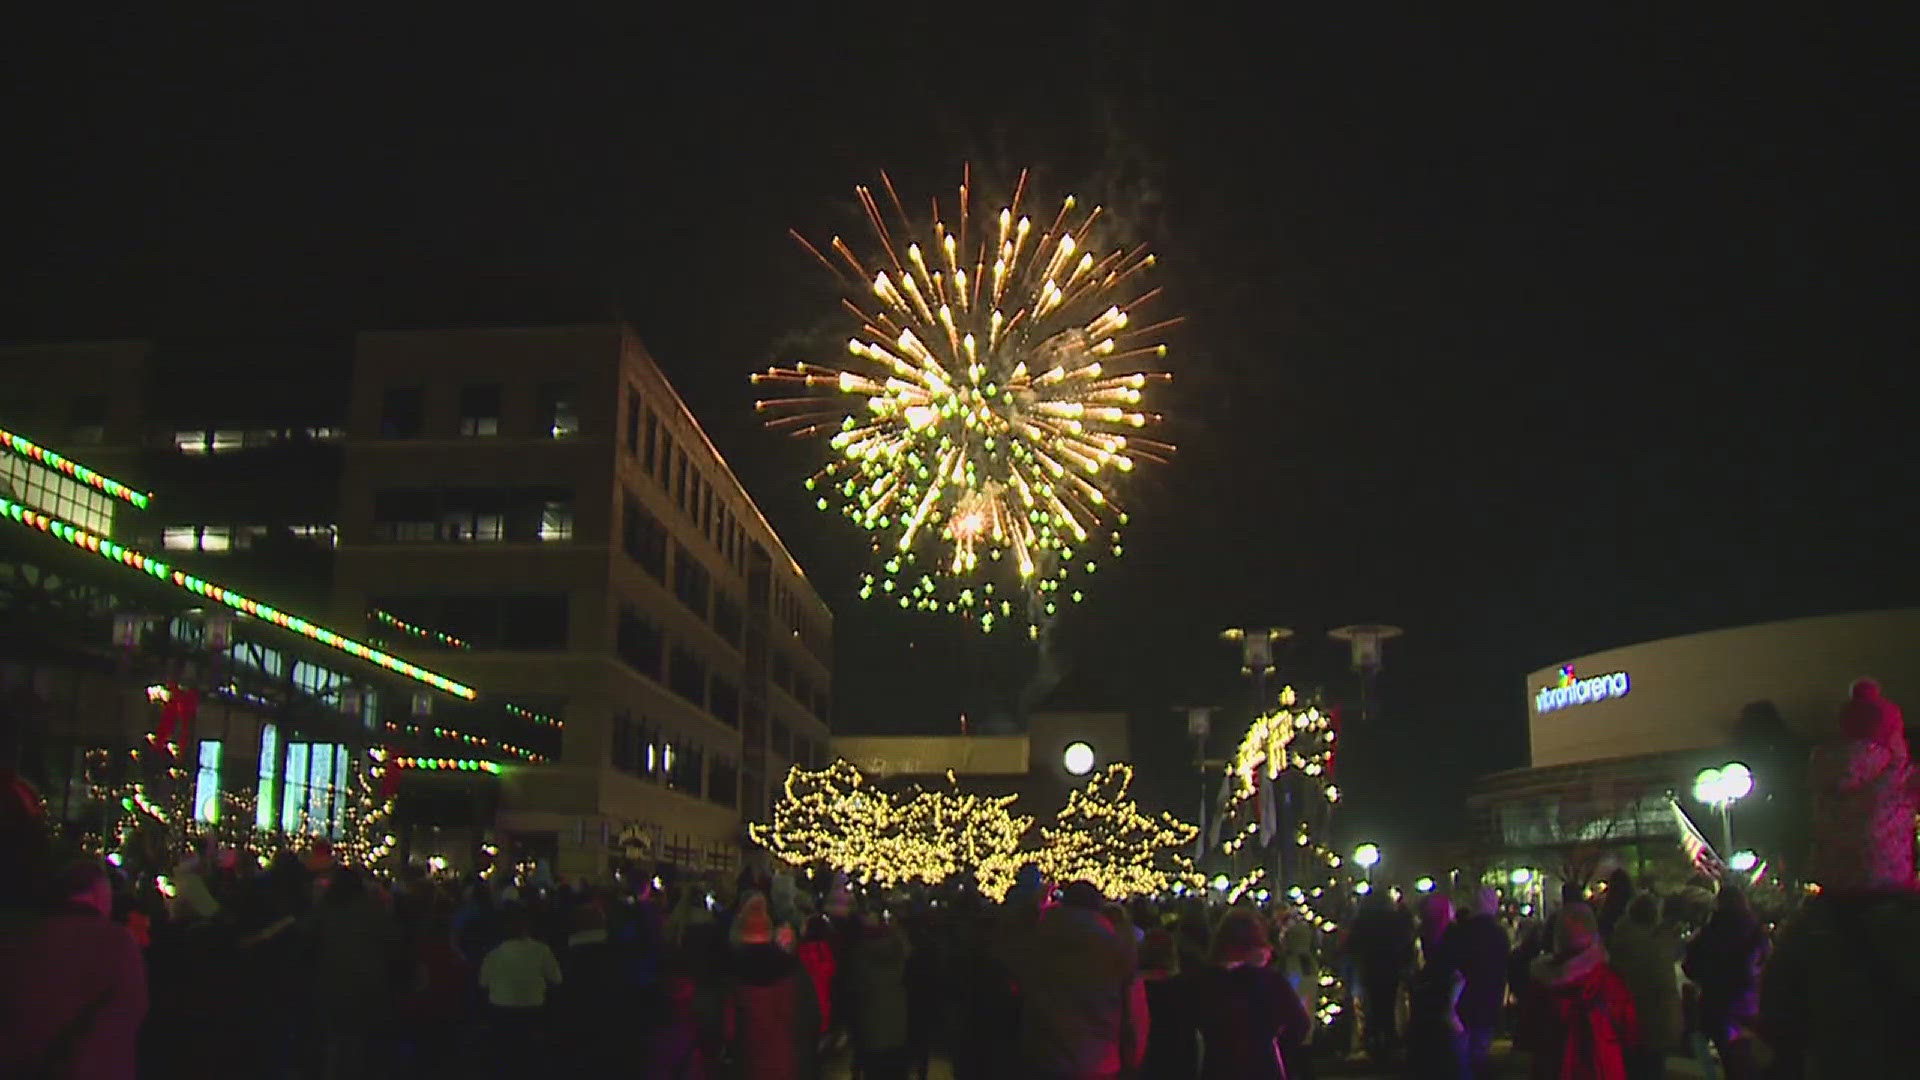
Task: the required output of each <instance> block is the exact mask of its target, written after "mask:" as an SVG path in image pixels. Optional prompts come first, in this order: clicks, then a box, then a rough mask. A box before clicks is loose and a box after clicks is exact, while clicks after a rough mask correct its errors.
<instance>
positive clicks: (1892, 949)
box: [1760, 892, 1920, 1080]
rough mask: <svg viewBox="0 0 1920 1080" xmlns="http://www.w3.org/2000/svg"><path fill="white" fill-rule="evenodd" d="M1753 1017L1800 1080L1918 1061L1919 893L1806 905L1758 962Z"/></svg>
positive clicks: (1883, 1072)
mask: <svg viewBox="0 0 1920 1080" xmlns="http://www.w3.org/2000/svg"><path fill="white" fill-rule="evenodd" d="M1760 1015H1761V1023H1762V1030H1763V1032H1764V1034H1765V1036H1766V1038H1767V1041H1768V1042H1769V1043H1770V1044H1771V1045H1772V1046H1773V1048H1774V1050H1775V1051H1776V1053H1778V1054H1779V1055H1781V1056H1782V1057H1783V1058H1787V1059H1790V1060H1797V1061H1799V1062H1800V1063H1801V1065H1802V1066H1803V1068H1804V1073H1803V1075H1804V1076H1806V1077H1807V1080H1837V1078H1840V1077H1853V1076H1898V1075H1902V1074H1903V1073H1904V1072H1905V1071H1908V1070H1911V1069H1912V1067H1913V1066H1912V1063H1913V1062H1914V1061H1915V1060H1920V894H1916V893H1912V892H1907V893H1883V894H1866V895H1858V896H1831V895H1821V896H1817V897H1814V898H1813V899H1811V900H1809V901H1807V904H1806V906H1805V907H1803V908H1801V910H1800V912H1799V914H1797V915H1795V916H1794V917H1793V919H1792V921H1790V922H1789V923H1788V924H1787V925H1786V926H1785V927H1784V928H1782V930H1781V931H1780V940H1779V943H1778V945H1777V946H1776V947H1775V949H1774V951H1773V955H1772V956H1771V957H1770V958H1769V959H1768V961H1767V966H1766V973H1765V975H1764V977H1763V979H1762V982H1761V986H1760ZM1783 1075H1791V1073H1783Z"/></svg>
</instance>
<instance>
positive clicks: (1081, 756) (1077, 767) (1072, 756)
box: [1060, 742, 1093, 776]
mask: <svg viewBox="0 0 1920 1080" xmlns="http://www.w3.org/2000/svg"><path fill="white" fill-rule="evenodd" d="M1060 764H1061V765H1063V766H1065V768H1066V770H1067V772H1069V773H1071V774H1073V775H1074V776H1085V775H1087V774H1088V773H1090V772H1092V771H1093V747H1091V746H1088V745H1087V744H1086V743H1083V742H1076V743H1069V744H1067V749H1066V751H1065V752H1064V753H1062V754H1061V755H1060Z"/></svg>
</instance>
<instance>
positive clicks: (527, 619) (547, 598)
mask: <svg viewBox="0 0 1920 1080" xmlns="http://www.w3.org/2000/svg"><path fill="white" fill-rule="evenodd" d="M567 607H568V605H567V594H566V593H546V594H542V595H537V596H509V597H505V598H504V599H502V600H501V602H500V621H501V625H500V646H501V648H505V649H564V648H566V647H567Z"/></svg>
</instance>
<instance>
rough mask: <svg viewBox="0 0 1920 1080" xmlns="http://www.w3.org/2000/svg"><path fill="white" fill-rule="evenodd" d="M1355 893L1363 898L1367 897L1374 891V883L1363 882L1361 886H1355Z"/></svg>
mask: <svg viewBox="0 0 1920 1080" xmlns="http://www.w3.org/2000/svg"><path fill="white" fill-rule="evenodd" d="M1353 891H1354V892H1357V893H1359V894H1360V895H1361V896H1365V895H1367V894H1368V893H1370V892H1372V891H1373V882H1371V881H1363V882H1361V883H1360V884H1358V885H1355V886H1354V887H1353Z"/></svg>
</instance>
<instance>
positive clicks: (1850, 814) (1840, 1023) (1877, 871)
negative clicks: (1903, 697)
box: [1758, 679, 1920, 1077]
mask: <svg viewBox="0 0 1920 1080" xmlns="http://www.w3.org/2000/svg"><path fill="white" fill-rule="evenodd" d="M1837 729H1838V730H1837V731H1836V733H1835V737H1834V738H1832V739H1831V740H1829V741H1828V742H1826V743H1825V744H1823V745H1821V746H1819V747H1816V748H1815V749H1814V751H1813V754H1812V756H1811V759H1810V761H1809V763H1808V770H1807V771H1808V780H1809V783H1810V784H1811V786H1812V788H1813V804H1814V811H1813V860H1812V868H1813V872H1814V876H1815V880H1816V881H1817V882H1818V883H1819V885H1820V886H1821V889H1820V892H1819V894H1818V895H1815V896H1813V897H1811V898H1809V899H1808V901H1807V903H1806V904H1805V905H1804V906H1802V908H1801V909H1800V911H1799V913H1798V914H1796V915H1795V916H1794V917H1793V918H1792V919H1791V920H1790V921H1788V923H1787V924H1786V925H1785V926H1784V927H1782V928H1781V930H1780V932H1779V935H1778V940H1777V941H1776V943H1775V947H1774V951H1773V955H1772V956H1771V957H1770V958H1769V959H1768V961H1767V966H1766V969H1765V971H1764V972H1763V974H1762V976H1761V981H1760V999H1759V1019H1758V1027H1759V1030H1760V1033H1761V1035H1762V1036H1763V1037H1764V1039H1765V1040H1766V1042H1767V1044H1768V1046H1769V1048H1770V1049H1771V1050H1772V1052H1773V1053H1774V1054H1775V1055H1776V1057H1779V1058H1784V1059H1788V1060H1789V1061H1790V1062H1791V1067H1797V1068H1799V1069H1800V1070H1801V1072H1802V1074H1803V1075H1806V1076H1809V1077H1829V1076H1894V1075H1900V1074H1901V1073H1902V1072H1904V1071H1909V1070H1911V1068H1912V1063H1913V1062H1914V1061H1915V1060H1920V1024H1916V1023H1915V1020H1914V1018H1915V1017H1916V1016H1920V883H1917V882H1916V880H1915V876H1914V853H1913V844H1914V832H1913V821H1914V807H1915V792H1914V784H1915V778H1914V770H1913V767H1912V763H1911V762H1910V761H1909V759H1908V751H1907V739H1906V730H1905V727H1904V720H1903V718H1902V716H1901V713H1900V707H1899V706H1898V705H1896V704H1894V703H1893V702H1892V701H1890V700H1888V699H1887V698H1886V697H1885V696H1884V695H1883V694H1882V692H1881V690H1880V686H1879V684H1877V683H1875V682H1874V681H1873V680H1871V679H1861V680H1859V681H1857V682H1855V683H1854V685H1853V687H1852V689H1851V692H1850V693H1849V694H1848V695H1847V698H1846V700H1845V702H1843V703H1842V705H1841V706H1840V713H1839V717H1838V724H1837Z"/></svg>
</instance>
